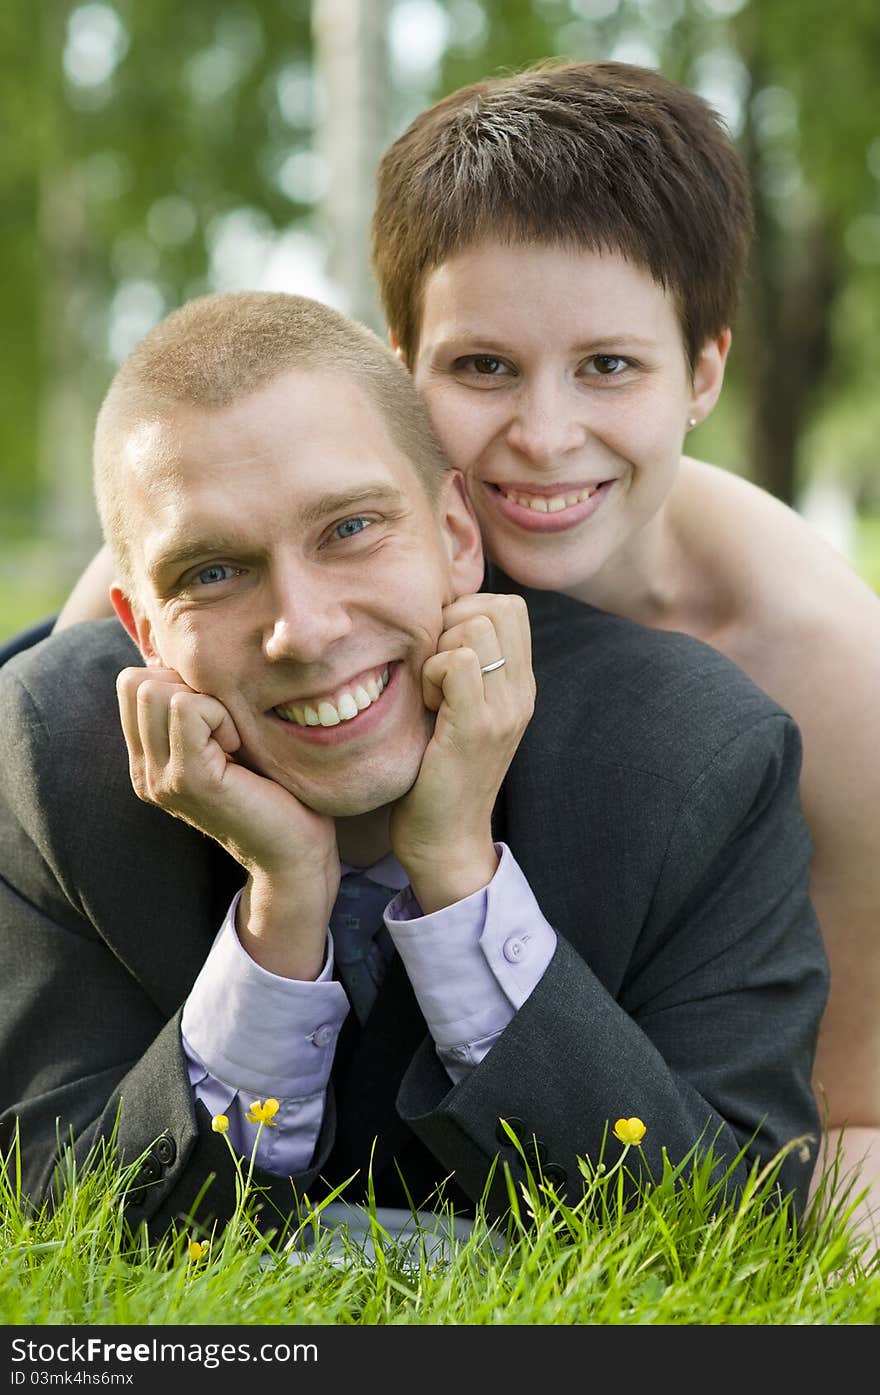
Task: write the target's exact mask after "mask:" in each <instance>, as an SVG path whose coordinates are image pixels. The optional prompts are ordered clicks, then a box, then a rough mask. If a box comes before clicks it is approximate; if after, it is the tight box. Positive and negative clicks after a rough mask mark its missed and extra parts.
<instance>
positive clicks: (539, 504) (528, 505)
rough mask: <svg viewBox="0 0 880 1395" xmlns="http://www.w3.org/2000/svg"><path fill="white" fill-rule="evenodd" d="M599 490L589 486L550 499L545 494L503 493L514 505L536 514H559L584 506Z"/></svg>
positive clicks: (513, 491) (510, 490)
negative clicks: (574, 507) (564, 510)
mask: <svg viewBox="0 0 880 1395" xmlns="http://www.w3.org/2000/svg"><path fill="white" fill-rule="evenodd" d="M597 488H598V485H588V486H587V488H586V489H579V490H578V491H577V493H576V494H554V495H552V496H551V497H549V498H548V497H547V496H546V495H544V494H522V493H520V491H519V490H514V489H502V490H501V493H502V494H503V495H504V498H505V499H509V500H510V502H511V503H512V504H519V505H520V507H521V508H524V509H532V510H533V511H534V512H535V513H559V512H560V511H561V510H562V509H570V508H571V507H572V506H573V505H574V504H582V503H583V502H584V500H585V499H589V497H590V495H591V494H592V493H594V491H595V489H597Z"/></svg>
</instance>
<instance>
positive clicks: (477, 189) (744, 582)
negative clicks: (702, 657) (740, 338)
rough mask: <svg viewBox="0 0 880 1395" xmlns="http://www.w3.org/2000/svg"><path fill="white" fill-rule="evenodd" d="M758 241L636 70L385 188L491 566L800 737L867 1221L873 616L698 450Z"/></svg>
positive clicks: (442, 135)
mask: <svg viewBox="0 0 880 1395" xmlns="http://www.w3.org/2000/svg"><path fill="white" fill-rule="evenodd" d="M750 231H751V209H750V200H749V193H748V182H747V177H746V174H745V171H744V169H743V166H742V164H741V162H740V160H739V158H738V156H737V153H736V151H735V149H734V147H733V145H732V144H731V142H730V140H729V138H728V137H727V136H726V134H725V133H724V131H723V129H722V127H721V124H720V122H719V121H718V119H717V117H716V116H715V114H714V113H713V112H712V110H711V108H709V107H708V106H707V105H706V104H705V103H704V102H703V101H702V100H701V99H700V98H698V97H697V96H696V95H695V94H694V93H692V92H690V91H688V90H687V89H685V88H682V87H680V86H678V85H676V84H674V83H671V82H669V81H667V80H665V79H664V78H662V77H660V76H659V75H658V74H657V73H655V72H652V71H649V70H646V69H641V68H636V67H632V66H629V65H625V64H615V63H595V64H591V63H567V64H553V65H541V66H540V67H538V68H535V69H531V70H528V71H526V72H524V73H521V74H517V75H513V76H507V77H501V78H496V79H493V80H490V81H488V82H484V83H479V84H476V85H475V86H473V87H470V88H465V89H463V90H461V91H459V92H456V93H453V94H452V95H451V96H449V97H447V98H445V99H443V100H442V101H440V102H439V103H437V104H436V105H435V106H433V107H431V108H429V109H428V110H427V111H426V112H423V113H422V114H421V115H420V116H419V117H417V118H416V120H415V121H414V122H413V123H412V124H411V125H410V126H409V127H408V128H407V130H406V131H404V133H403V134H402V135H401V136H400V138H399V139H398V140H397V141H396V142H395V143H394V144H393V145H392V146H391V148H390V149H389V150H388V151H387V153H386V155H385V157H384V159H383V161H382V163H381V166H380V170H379V188H378V200H377V206H376V213H375V217H374V225H373V253H374V266H375V270H376V275H377V278H378V282H379V285H380V288H381V291H382V297H383V303H384V307H385V312H386V317H387V320H388V325H389V329H390V333H391V339H392V343H393V344H394V345H395V346H396V347H397V350H398V352H399V353H401V355H402V356H403V358H404V361H405V362H406V364H407V365H408V367H409V368H410V370H411V372H412V373H413V375H414V378H415V381H416V384H417V386H418V387H419V389H420V391H421V392H422V394H423V396H424V398H425V401H426V402H427V405H428V408H429V410H430V413H431V416H432V419H433V422H434V425H435V428H436V430H437V432H438V435H439V437H440V441H441V443H442V445H443V447H444V449H445V451H446V454H447V456H448V457H449V459H450V461H451V463H452V464H453V465H454V466H456V467H457V468H458V469H460V470H461V471H462V472H463V474H464V476H465V478H466V480H467V484H468V489H469V493H470V496H471V499H472V502H473V506H474V509H475V511H476V513H477V516H478V517H479V520H480V524H481V527H482V531H483V536H484V540H485V544H486V549H487V553H488V555H489V557H490V558H491V559H492V560H493V561H494V562H495V563H496V564H497V565H498V566H500V567H501V568H502V569H503V571H504V572H506V573H507V574H508V575H510V576H511V577H513V578H515V579H516V580H518V581H520V582H522V583H525V584H526V585H529V586H532V587H536V588H550V589H554V590H560V591H563V592H566V593H567V594H569V595H571V596H574V597H576V598H577V599H579V600H582V601H584V602H585V603H588V604H591V605H595V606H598V607H601V608H603V609H606V610H609V611H612V612H615V613H617V614H620V615H624V616H627V617H629V618H630V619H633V620H636V621H639V622H641V623H643V624H646V625H652V626H656V627H658V628H661V629H668V630H683V631H686V632H687V633H689V634H691V635H694V636H696V637H697V638H699V639H701V640H703V641H705V642H706V643H708V644H711V645H713V646H714V647H715V648H717V649H719V650H720V651H721V652H722V653H724V654H726V655H727V656H728V657H730V658H732V659H733V660H735V662H737V663H738V664H739V665H740V666H741V667H742V668H743V669H745V671H746V672H747V673H748V674H749V675H750V677H751V678H752V679H753V680H754V681H756V682H757V683H758V684H759V686H761V687H763V688H764V689H766V691H768V692H769V693H770V694H771V695H772V696H773V697H774V698H775V699H776V700H777V701H778V702H780V703H781V704H782V705H783V706H784V707H786V708H787V709H788V710H789V711H790V712H791V713H792V714H793V715H794V717H795V718H796V719H797V721H798V723H799V725H800V728H801V732H802V735H803V740H804V764H803V776H802V786H801V788H802V799H803V806H804V812H805V815H806V818H807V822H808V825H809V828H810V831H811V835H812V838H813V847H814V853H813V864H812V883H811V888H812V894H813V899H814V903H815V906H816V911H817V914H818V917H819V921H820V924H821V926H822V930H823V935H824V938H825V942H826V946H827V950H828V954H829V959H830V963H831V996H830V999H829V1004H828V1008H827V1011H826V1014H825V1018H824V1020H823V1027H822V1032H821V1035H820V1041H819V1049H818V1054H817V1060H816V1070H815V1077H814V1085H815V1089H816V1091H817V1094H818V1097H819V1105H820V1110H821V1111H822V1112H823V1117H825V1118H826V1120H827V1125H828V1145H827V1146H828V1149H829V1156H830V1157H831V1158H833V1156H834V1153H835V1149H836V1148H837V1146H838V1142H839V1141H841V1148H842V1164H843V1170H844V1172H845V1173H849V1174H851V1175H852V1176H853V1177H855V1179H856V1184H857V1189H858V1190H861V1189H862V1188H864V1187H865V1186H866V1185H867V1184H869V1183H871V1182H875V1184H876V1192H875V1197H876V1200H875V1201H874V1203H873V1204H874V1205H877V1204H878V1203H880V818H878V810H880V598H878V596H877V595H875V594H874V592H873V591H871V590H870V588H869V587H867V586H866V585H865V584H864V583H863V582H862V581H861V580H860V579H859V578H858V577H857V576H856V574H855V573H854V572H853V570H852V569H851V568H850V567H849V566H848V565H847V564H846V562H845V561H844V560H843V559H842V558H841V557H839V556H838V555H837V554H836V553H835V552H834V551H833V550H832V549H831V548H830V547H828V546H827V545H826V544H825V543H823V542H822V541H821V540H820V539H819V537H818V536H817V535H816V534H815V533H814V532H813V531H812V530H811V529H810V528H809V527H808V526H807V525H806V523H805V522H804V521H803V520H802V519H801V518H800V517H799V516H798V515H797V514H796V513H795V512H794V511H793V510H792V509H789V508H788V507H786V506H785V505H784V504H782V503H780V502H779V501H778V500H776V499H774V498H773V497H772V496H770V495H769V494H767V493H765V492H764V491H762V490H760V489H759V488H757V487H755V486H754V485H752V484H750V483H748V482H747V481H746V480H745V479H743V478H740V477H739V476H737V475H734V474H732V473H729V472H727V471H724V470H720V469H717V468H715V467H713V466H711V465H709V464H707V463H705V462H702V461H699V460H696V459H694V458H692V457H691V456H689V455H686V454H685V455H683V454H682V449H683V442H684V438H685V436H686V433H687V432H688V431H689V430H691V429H693V427H694V426H696V425H697V424H698V423H699V422H700V421H702V420H704V419H705V417H706V416H708V414H709V413H710V412H711V410H712V408H713V407H714V405H715V402H716V401H717V398H718V394H719V392H720V390H721V386H722V381H723V376H724V367H725V362H726V358H727V354H728V350H729V347H730V342H731V325H732V323H733V320H734V311H735V302H736V295H737V288H738V286H739V284H740V281H741V279H742V275H743V272H744V267H745V262H746V257H747V252H748V244H749V236H750ZM109 580H110V573H109V563H108V561H107V559H106V558H104V557H99V558H98V559H97V560H96V562H95V563H94V564H93V565H92V567H91V568H90V569H89V572H87V573H86V575H85V576H84V578H83V579H82V580H81V582H80V584H79V585H78V587H77V588H76V590H75V591H74V593H73V595H72V596H71V598H70V601H69V602H68V605H67V606H66V607H65V610H64V611H63V612H62V615H61V617H60V619H59V622H58V623H59V624H61V625H63V624H67V623H71V622H72V621H74V620H77V619H81V618H85V617H86V616H87V615H89V614H96V613H99V612H100V613H106V612H107V611H108V609H109V607H108V606H107V604H106V599H105V598H106V591H107V586H108V584H109ZM841 1131H842V1133H841ZM854 1169H858V1171H857V1172H854V1171H853V1170H854ZM870 1206H871V1202H870V1198H868V1201H867V1202H866V1204H865V1206H864V1207H863V1208H862V1209H861V1212H860V1215H859V1218H858V1220H859V1224H860V1225H861V1227H862V1228H863V1229H864V1230H865V1231H866V1233H867V1232H868V1231H869V1230H870V1228H871V1219H870Z"/></svg>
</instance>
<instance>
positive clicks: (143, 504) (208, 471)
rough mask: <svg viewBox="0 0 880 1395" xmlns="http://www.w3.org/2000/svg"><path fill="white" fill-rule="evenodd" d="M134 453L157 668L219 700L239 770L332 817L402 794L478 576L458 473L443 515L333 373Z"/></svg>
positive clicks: (145, 437) (137, 440)
mask: <svg viewBox="0 0 880 1395" xmlns="http://www.w3.org/2000/svg"><path fill="white" fill-rule="evenodd" d="M126 456H127V458H126V464H127V466H128V475H129V478H130V481H131V492H130V498H131V506H130V507H131V518H130V525H129V536H130V537H131V538H132V539H134V543H133V562H134V570H135V575H136V578H137V583H138V594H139V598H140V599H139V600H138V601H136V602H135V603H134V604H133V607H132V609H133V611H134V618H135V624H136V627H137V636H138V642H139V644H140V646H141V650H142V652H143V653H144V656H145V658H146V659H147V662H148V663H150V664H156V665H162V666H164V667H168V668H172V669H175V670H176V671H177V672H178V673H179V674H180V675H181V677H182V678H183V680H184V682H186V683H187V684H188V685H189V686H190V687H191V688H194V689H196V690H198V691H200V692H204V693H210V694H211V695H213V696H214V697H216V698H218V699H219V700H220V702H222V703H223V704H224V706H225V707H226V708H227V710H228V712H229V713H230V716H231V717H232V719H233V721H234V723H235V726H236V728H237V730H238V733H239V736H240V737H241V741H242V749H241V751H240V752H239V754H238V756H237V759H240V760H242V761H243V762H244V763H246V764H247V765H248V766H250V767H251V768H252V769H254V770H257V771H259V772H260V773H261V774H264V775H267V776H269V777H270V778H271V779H273V780H275V781H276V782H277V783H279V784H280V785H282V786H283V787H284V788H285V789H287V790H289V791H290V792H291V793H292V794H294V795H295V796H296V797H297V798H299V799H301V800H302V801H303V802H304V803H305V804H307V805H309V806H310V807H311V808H313V809H316V810H317V811H319V812H320V813H325V814H330V815H333V816H336V817H344V816H350V815H356V814H361V813H364V812H366V811H369V810H373V809H376V808H379V807H381V806H383V805H385V804H388V803H390V802H392V801H393V800H395V799H397V798H398V797H399V796H400V795H402V794H403V793H405V792H406V790H408V789H409V788H410V786H411V785H412V783H413V781H414V780H415V777H416V775H417V774H418V770H419V765H420V763H421V759H422V756H423V754H424V750H425V746H426V744H427V741H428V739H429V736H430V732H431V727H432V721H433V718H432V715H431V714H430V713H429V712H428V711H427V709H426V708H425V706H424V703H423V701H422V685H421V669H422V665H423V663H424V661H425V660H426V659H427V658H428V656H429V655H431V654H433V653H434V652H435V649H436V644H437V639H438V636H439V634H440V632H441V630H442V627H443V626H442V613H441V611H442V607H443V606H444V605H445V604H447V603H448V602H450V601H451V600H453V599H454V598H455V597H456V596H457V595H460V594H464V593H465V592H468V591H473V590H476V589H478V587H479V585H480V581H481V577H482V557H481V553H480V548H479V534H478V531H477V528H476V524H475V522H474V521H473V519H472V517H471V515H470V512H469V510H468V508H467V506H466V504H465V503H464V500H463V497H462V493H461V492H460V491H459V488H458V486H457V481H456V479H455V476H453V475H451V474H450V476H449V477H448V479H447V480H446V481H445V483H444V484H443V486H442V490H441V496H440V498H439V500H438V501H437V503H436V504H435V503H432V502H431V500H430V499H429V498H428V496H427V494H426V492H425V489H424V487H423V485H422V483H421V480H420V479H419V476H418V474H417V472H416V470H415V468H414V467H413V465H412V464H411V463H410V461H409V460H408V458H407V457H406V456H404V455H403V454H402V453H401V451H400V449H399V447H398V446H397V445H395V443H394V442H393V440H392V438H391V436H390V433H389V430H388V428H387V426H386V424H385V421H384V419H383V418H382V416H381V414H380V413H379V412H378V410H377V409H376V408H375V407H374V406H373V405H372V403H371V402H370V401H369V400H368V399H367V397H366V396H365V394H364V393H363V392H362V391H361V389H359V388H358V387H357V386H356V384H355V383H353V382H352V381H351V380H350V379H348V378H345V377H343V376H341V375H336V374H331V373H328V372H320V373H317V372H316V373H304V372H290V373H286V374H283V375H282V376H280V377H278V378H276V379H275V380H274V381H273V382H271V383H270V384H268V385H267V386H265V387H263V388H261V389H260V390H258V391H257V392H255V393H253V394H251V395H250V396H248V397H246V398H244V399H242V400H241V401H239V402H236V403H234V404H233V405H231V406H229V407H226V408H222V409H218V410H215V411H203V410H196V409H179V410H178V411H177V413H176V414H175V416H174V417H173V418H172V419H170V420H169V421H167V422H166V423H164V424H162V425H161V426H157V427H148V428H144V429H143V430H142V431H141V432H140V433H139V434H135V435H134V436H133V437H131V438H130V439H129V442H128V444H127V452H126Z"/></svg>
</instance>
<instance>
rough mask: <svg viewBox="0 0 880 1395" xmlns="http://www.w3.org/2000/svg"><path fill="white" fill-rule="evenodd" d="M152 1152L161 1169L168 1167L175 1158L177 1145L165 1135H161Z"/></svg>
mask: <svg viewBox="0 0 880 1395" xmlns="http://www.w3.org/2000/svg"><path fill="white" fill-rule="evenodd" d="M153 1152H154V1154H155V1156H156V1157H157V1158H158V1160H159V1162H160V1163H161V1164H162V1166H163V1167H170V1166H171V1164H172V1163H173V1162H174V1159H175V1158H176V1157H177V1144H176V1143H175V1142H174V1139H173V1138H171V1137H170V1136H169V1135H168V1134H167V1133H163V1135H162V1137H161V1138H157V1139H156V1146H155V1147H154V1149H153Z"/></svg>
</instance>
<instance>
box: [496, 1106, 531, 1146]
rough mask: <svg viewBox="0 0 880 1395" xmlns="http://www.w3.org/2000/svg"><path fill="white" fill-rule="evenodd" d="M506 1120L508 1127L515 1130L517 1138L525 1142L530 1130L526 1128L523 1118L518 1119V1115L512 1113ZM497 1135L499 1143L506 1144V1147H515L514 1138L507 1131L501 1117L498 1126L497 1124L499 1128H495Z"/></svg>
mask: <svg viewBox="0 0 880 1395" xmlns="http://www.w3.org/2000/svg"><path fill="white" fill-rule="evenodd" d="M505 1122H506V1123H507V1125H508V1127H509V1128H510V1129H512V1130H513V1132H514V1133H515V1134H516V1136H517V1138H518V1139H519V1141H520V1143H525V1141H526V1138H527V1135H528V1130H527V1128H526V1126H525V1124H524V1122H523V1120H522V1119H518V1118H517V1117H516V1115H514V1114H511V1115H508V1116H507V1118H506V1120H505ZM495 1137H496V1139H497V1140H498V1142H499V1143H502V1144H503V1145H504V1147H505V1148H513V1147H514V1143H513V1140H512V1139H511V1138H510V1136H509V1135H508V1134H507V1133H506V1131H505V1128H504V1124H502V1122H501V1120H500V1119H499V1120H498V1126H497V1128H496V1129H495Z"/></svg>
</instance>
